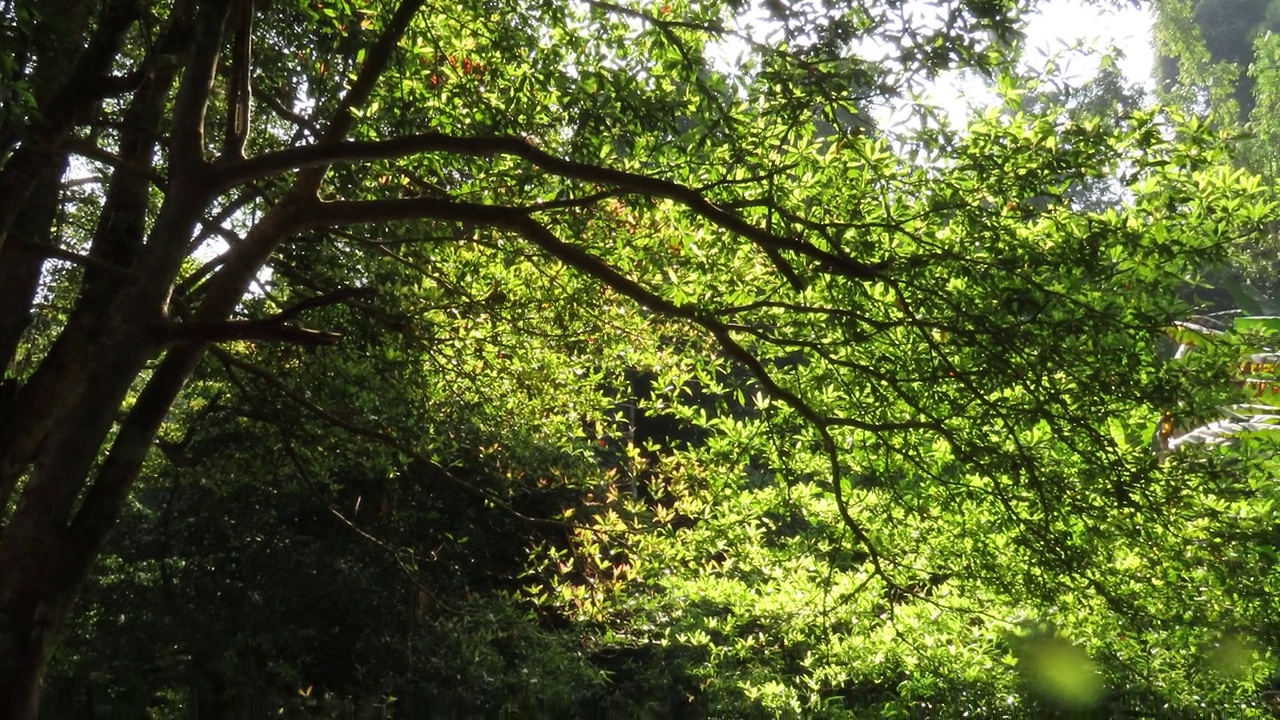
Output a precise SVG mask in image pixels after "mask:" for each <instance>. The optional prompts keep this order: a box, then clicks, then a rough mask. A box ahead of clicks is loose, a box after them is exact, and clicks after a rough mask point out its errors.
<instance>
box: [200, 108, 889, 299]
mask: <svg viewBox="0 0 1280 720" xmlns="http://www.w3.org/2000/svg"><path fill="white" fill-rule="evenodd" d="M428 152H444V153H453V154H455V155H468V156H474V157H495V156H500V155H510V156H515V157H519V158H521V159H523V160H526V161H528V162H529V163H531V164H533V165H535V166H537V167H540V168H542V169H543V170H546V171H547V172H550V173H552V174H554V175H558V176H560V177H563V178H568V179H571V180H578V181H581V182H588V183H595V184H598V185H608V186H612V187H616V188H619V189H621V190H624V191H627V192H631V193H636V194H638V195H644V196H646V197H651V198H661V199H664V200H671V201H673V202H677V203H679V204H681V205H683V206H685V207H686V208H688V209H689V210H690V211H692V212H693V213H694V214H696V215H698V216H700V217H702V218H703V219H705V220H707V221H709V222H711V223H712V224H714V225H716V226H718V227H720V228H722V229H724V230H727V231H729V232H732V233H734V234H736V235H740V236H742V237H745V238H747V239H748V240H751V241H752V242H754V243H755V244H756V245H758V246H760V247H761V248H762V249H764V250H765V251H767V252H771V253H772V252H775V251H787V252H793V253H795V254H797V255H800V256H802V257H806V258H808V259H810V260H815V261H817V262H819V263H821V264H822V267H823V269H824V270H826V271H828V272H832V273H835V274H839V275H845V276H848V277H852V278H856V279H859V280H875V279H878V278H879V277H880V276H881V274H882V272H883V271H884V270H885V269H886V268H887V263H884V262H878V263H864V262H860V261H857V260H853V259H851V258H848V257H844V256H841V255H836V254H834V253H832V252H829V251H826V250H823V249H821V248H818V247H816V246H814V245H813V244H811V243H808V242H806V241H804V240H802V239H800V238H796V237H784V236H781V235H775V234H773V233H770V232H768V231H767V230H763V229H761V228H758V227H756V226H755V225H752V224H751V223H749V222H747V221H746V220H743V219H742V218H741V217H739V216H738V215H735V214H734V213H732V212H730V211H728V210H726V209H724V208H722V207H720V206H718V205H716V204H714V203H712V202H711V201H710V200H709V199H707V197H706V196H704V195H702V194H701V193H699V192H698V191H697V190H694V189H693V188H690V187H687V186H685V185H681V184H679V183H675V182H671V181H669V180H662V179H659V178H655V177H650V176H647V175H640V174H637V173H631V172H626V171H624V170H615V169H613V168H607V167H601V166H599V165H591V164H588V163H580V162H576V161H573V160H565V159H563V158H559V157H556V156H555V155H552V154H550V153H548V152H544V151H542V150H539V149H538V148H536V147H534V146H533V145H532V144H531V143H530V142H529V141H528V140H525V139H523V138H517V137H510V136H453V135H444V134H440V133H424V134H421V135H410V136H406V137H401V138H395V139H392V140H381V141H345V142H322V143H320V144H317V145H307V146H304V147H295V148H290V149H288V150H282V151H280V152H275V153H268V154H266V155H259V156H258V157H254V158H251V159H249V160H245V161H243V162H235V163H230V164H228V165H225V166H223V167H222V168H220V169H219V171H218V179H217V181H216V182H217V183H218V185H219V187H221V188H224V189H225V188H229V187H232V186H234V185H237V184H239V183H243V182H247V181H249V180H254V179H258V178H262V177H268V176H271V175H275V174H278V173H281V172H285V171H288V170H294V169H299V168H314V167H328V166H329V165H331V164H333V163H338V162H363V161H369V160H388V159H395V158H401V157H406V156H409V155H415V154H420V153H428ZM774 257H775V256H772V255H771V258H770V259H774ZM774 262H775V264H776V265H779V266H780V267H779V269H780V270H781V271H782V272H784V273H790V274H794V270H791V269H790V267H789V266H788V265H786V264H785V263H783V262H780V259H779V260H775V261H774ZM796 280H798V278H796ZM793 284H795V282H794V280H793Z"/></svg>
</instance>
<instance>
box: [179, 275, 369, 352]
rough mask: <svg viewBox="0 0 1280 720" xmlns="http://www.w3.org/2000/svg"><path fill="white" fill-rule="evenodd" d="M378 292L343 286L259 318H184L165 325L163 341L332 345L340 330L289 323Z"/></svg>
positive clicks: (339, 338)
mask: <svg viewBox="0 0 1280 720" xmlns="http://www.w3.org/2000/svg"><path fill="white" fill-rule="evenodd" d="M376 292H377V291H376V290H374V289H373V288H343V289H341V290H335V291H333V292H331V293H326V294H324V295H319V296H317V297H313V298H308V299H306V300H303V301H301V302H299V303H296V304H294V305H291V306H289V307H287V308H285V309H284V310H282V311H280V312H279V313H277V314H275V315H272V316H271V317H267V318H261V319H258V320H233V321H228V322H211V321H187V322H177V323H169V324H168V325H166V326H165V330H164V339H163V343H164V344H166V345H177V344H182V343H204V344H208V343H221V342H230V341H233V340H257V341H262V342H287V343H294V344H297V345H305V346H316V345H335V344H337V343H338V342H340V341H341V340H342V334H341V333H335V332H325V331H322V330H312V329H310V328H304V327H299V326H297V325H290V324H288V323H289V321H290V320H293V319H294V318H296V317H297V316H299V315H301V314H302V313H304V312H306V311H308V310H313V309H315V308H318V307H324V306H326V305H335V304H337V303H342V302H347V301H349V300H355V299H357V298H365V297H368V296H370V295H373V294H374V293H376Z"/></svg>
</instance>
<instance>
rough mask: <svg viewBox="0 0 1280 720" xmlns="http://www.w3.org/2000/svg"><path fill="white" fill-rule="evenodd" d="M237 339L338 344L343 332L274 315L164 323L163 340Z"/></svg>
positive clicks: (188, 341)
mask: <svg viewBox="0 0 1280 720" xmlns="http://www.w3.org/2000/svg"><path fill="white" fill-rule="evenodd" d="M234 340H252V341H258V342H287V343H293V344H295V345H304V346H316V345H336V344H337V343H339V342H340V341H341V340H342V334H341V333H333V332H324V331H322V330H312V329H310V328H304V327H298V326H296V325H287V324H285V323H282V322H280V321H278V320H276V319H275V318H271V319H267V320H232V321H228V322H199V321H192V322H180V323H170V324H168V325H166V326H165V331H164V341H163V342H164V344H166V345H180V344H184V343H198V344H209V343H222V342H231V341H234Z"/></svg>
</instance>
